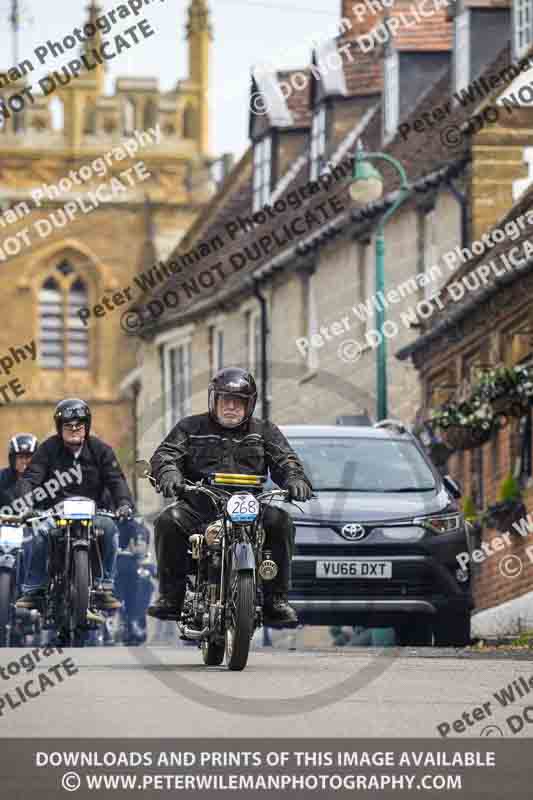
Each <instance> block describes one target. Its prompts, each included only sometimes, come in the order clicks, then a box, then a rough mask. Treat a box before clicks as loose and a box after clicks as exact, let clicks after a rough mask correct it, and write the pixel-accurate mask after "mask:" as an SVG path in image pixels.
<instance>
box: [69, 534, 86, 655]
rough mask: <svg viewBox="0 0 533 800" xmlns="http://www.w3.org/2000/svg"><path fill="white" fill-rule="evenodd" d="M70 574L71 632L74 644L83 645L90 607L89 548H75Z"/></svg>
mask: <svg viewBox="0 0 533 800" xmlns="http://www.w3.org/2000/svg"><path fill="white" fill-rule="evenodd" d="M71 570H72V571H71V575H70V604H69V606H70V607H69V616H70V632H71V636H72V637H73V639H74V642H73V644H75V645H76V644H77V645H83V643H84V640H85V631H86V628H87V609H88V607H89V555H88V553H87V550H75V551H74V553H73V555H72V565H71Z"/></svg>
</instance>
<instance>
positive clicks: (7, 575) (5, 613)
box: [0, 572, 12, 647]
mask: <svg viewBox="0 0 533 800" xmlns="http://www.w3.org/2000/svg"><path fill="white" fill-rule="evenodd" d="M11 582H12V577H11V572H0V647H8V646H9V625H10V624H11V622H12V615H11V600H12V586H11Z"/></svg>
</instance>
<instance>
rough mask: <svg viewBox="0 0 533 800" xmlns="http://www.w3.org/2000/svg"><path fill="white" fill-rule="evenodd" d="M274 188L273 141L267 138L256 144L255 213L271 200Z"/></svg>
mask: <svg viewBox="0 0 533 800" xmlns="http://www.w3.org/2000/svg"><path fill="white" fill-rule="evenodd" d="M271 188H272V140H271V138H270V136H265V137H264V138H263V139H261V140H260V141H259V142H256V143H255V144H254V213H255V212H256V211H260V209H262V208H263V206H265V205H266V204H267V203H268V201H269V200H270V191H271Z"/></svg>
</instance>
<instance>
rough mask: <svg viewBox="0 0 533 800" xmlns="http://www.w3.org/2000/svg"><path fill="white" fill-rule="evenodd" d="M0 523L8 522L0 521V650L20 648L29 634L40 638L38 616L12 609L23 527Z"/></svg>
mask: <svg viewBox="0 0 533 800" xmlns="http://www.w3.org/2000/svg"><path fill="white" fill-rule="evenodd" d="M3 519H6V520H7V521H5V522H1V521H0V647H10V646H15V647H21V646H23V645H24V644H25V637H26V636H27V635H28V634H30V635H32V636H35V637H38V636H39V633H40V625H39V614H38V613H37V612H36V611H30V610H25V609H19V610H17V609H16V608H15V601H16V599H17V597H18V595H19V593H20V587H21V584H22V549H23V541H24V526H23V525H21V523H20V520H18V518H17V519H16V520H15V519H12V520H11V521H9V520H10V518H9V517H6V518H3Z"/></svg>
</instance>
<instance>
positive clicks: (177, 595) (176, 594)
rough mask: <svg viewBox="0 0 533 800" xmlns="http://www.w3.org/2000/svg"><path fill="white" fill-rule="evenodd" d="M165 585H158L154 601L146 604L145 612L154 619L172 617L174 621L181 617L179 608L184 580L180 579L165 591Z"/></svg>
mask: <svg viewBox="0 0 533 800" xmlns="http://www.w3.org/2000/svg"><path fill="white" fill-rule="evenodd" d="M166 588H167V587H166V586H164V585H163V586H162V585H160V589H159V591H160V594H159V597H158V599H157V600H156V601H155V603H152V605H150V606H148V609H147V612H146V613H147V614H149V615H150V616H151V617H155V618H156V619H173V620H175V621H176V622H177V621H178V620H179V618H180V617H181V609H182V607H183V601H184V599H185V581H180V582H179V583H178V585H177V586H174V587H173V589H171V590H167V591H165V589H166Z"/></svg>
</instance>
